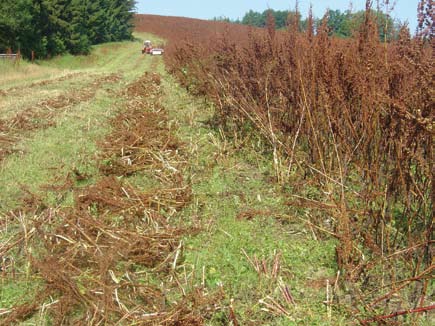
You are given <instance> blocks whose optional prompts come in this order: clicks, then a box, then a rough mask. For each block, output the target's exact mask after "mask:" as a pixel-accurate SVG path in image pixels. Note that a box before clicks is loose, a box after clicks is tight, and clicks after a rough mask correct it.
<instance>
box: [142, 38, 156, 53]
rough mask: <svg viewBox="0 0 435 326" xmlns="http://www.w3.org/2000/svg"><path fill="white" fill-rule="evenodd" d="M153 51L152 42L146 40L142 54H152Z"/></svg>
mask: <svg viewBox="0 0 435 326" xmlns="http://www.w3.org/2000/svg"><path fill="white" fill-rule="evenodd" d="M152 49H153V46H152V45H151V41H148V40H146V41H145V42H143V48H142V54H150V53H151V50H152Z"/></svg>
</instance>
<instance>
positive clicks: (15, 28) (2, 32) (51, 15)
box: [0, 0, 136, 58]
mask: <svg viewBox="0 0 435 326" xmlns="http://www.w3.org/2000/svg"><path fill="white" fill-rule="evenodd" d="M135 4H136V1H135V0H14V1H3V0H2V1H0V53H4V52H6V51H8V50H11V51H13V52H17V51H20V52H21V54H22V55H24V56H25V57H27V58H30V57H31V56H32V53H33V54H34V55H35V57H37V58H47V57H52V56H56V55H59V54H63V53H67V52H69V53H71V54H87V53H89V51H90V47H91V45H94V44H99V43H104V42H111V41H120V40H125V39H131V38H132V30H133V25H132V18H133V15H134V9H135Z"/></svg>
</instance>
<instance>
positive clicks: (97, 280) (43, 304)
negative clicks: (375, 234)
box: [0, 35, 346, 325]
mask: <svg viewBox="0 0 435 326" xmlns="http://www.w3.org/2000/svg"><path fill="white" fill-rule="evenodd" d="M145 38H147V39H148V38H150V39H152V40H153V41H155V43H160V42H161V41H160V40H157V39H155V38H154V37H153V36H151V35H141V39H145ZM140 46H141V43H140V42H135V43H128V42H126V43H115V44H108V45H101V46H98V47H96V48H95V49H94V51H93V52H92V53H91V54H90V55H89V56H86V57H71V56H64V57H58V58H56V59H52V60H50V61H47V62H42V63H41V64H40V65H33V64H27V63H25V62H21V65H20V66H13V65H4V66H2V69H4V71H7V72H8V78H9V80H8V82H4V83H2V85H1V90H2V92H1V102H0V105H1V108H2V110H1V114H2V115H1V116H2V120H1V121H2V124H1V126H2V127H1V128H2V129H1V132H2V134H1V136H2V142H1V149H2V155H3V156H2V162H1V163H0V164H1V170H0V180H1V182H0V184H1V187H2V188H1V193H2V200H1V208H0V210H1V219H0V221H1V233H0V236H1V241H2V242H1V246H0V256H1V257H2V265H1V277H2V279H1V287H0V308H1V310H0V324H2V325H3V324H4V325H11V324H23V325H26V324H34V323H39V324H43V325H67V324H72V323H78V324H83V325H96V324H99V323H101V322H105V323H107V324H116V323H118V324H120V325H130V324H135V323H136V324H143V325H174V324H179V325H205V324H210V325H222V324H229V323H233V324H234V323H243V324H246V325H249V324H251V325H259V324H262V325H265V324H271V325H288V323H289V320H293V323H295V324H297V323H300V322H303V323H305V324H311V325H316V324H318V325H322V323H323V320H324V319H325V318H327V310H326V309H325V308H324V304H323V301H324V299H325V295H326V294H325V293H323V291H319V290H318V289H319V288H322V286H323V284H324V283H325V282H326V280H327V279H328V280H329V279H332V278H333V277H334V275H335V270H336V266H335V263H334V260H333V256H334V246H335V241H334V240H327V241H325V242H322V243H320V242H318V241H316V240H315V239H313V235H312V234H311V233H310V232H307V230H306V229H305V228H304V227H302V226H301V225H300V223H299V221H296V222H295V220H293V219H292V218H290V216H289V215H288V213H289V212H288V210H287V209H286V208H285V206H283V202H284V201H285V199H284V198H282V197H281V195H280V194H279V189H277V188H275V186H274V184H273V182H271V180H272V179H273V177H272V175H273V171H272V170H271V169H272V166H271V164H270V162H269V161H268V160H267V159H265V158H264V157H263V156H262V155H261V154H259V153H258V152H259V151H258V150H259V148H257V147H254V148H251V147H249V146H248V147H244V146H243V143H232V142H231V141H229V139H227V138H226V136H225V135H224V134H221V133H220V132H219V130H216V129H214V128H213V127H212V125H213V119H212V118H213V109H212V107H210V106H209V105H208V104H207V103H206V102H204V101H203V100H200V99H199V100H195V99H193V98H192V97H191V96H189V95H188V94H187V93H186V91H185V90H184V89H183V87H180V86H178V85H177V83H176V82H175V81H174V80H173V79H172V77H170V76H169V75H168V74H167V73H166V72H165V66H164V65H163V62H162V59H161V58H157V57H150V56H142V55H141V54H140ZM67 67H68V68H67ZM66 68H67V69H66ZM24 75H25V76H27V78H23V76H24ZM18 98H20V100H21V101H22V103H23V105H20V104H19V103H16V102H17V99H18ZM10 105H15V106H14V107H13V108H11V107H10ZM3 137H4V138H3ZM3 139H8V140H10V141H8V142H3ZM260 144H261V142H260ZM260 148H261V147H260ZM5 149H7V151H6V152H5V151H4V150H5ZM273 217H276V218H277V219H274V218H273ZM259 226H260V227H259ZM311 282H312V284H311ZM331 282H332V281H331ZM283 295H286V297H285V296H283ZM285 298H287V299H285ZM290 298H293V299H290ZM292 300H293V301H292ZM283 310H284V311H287V313H286V314H284V315H283V314H282V311H283ZM345 316H346V313H345V312H337V313H334V314H333V315H331V317H330V321H331V323H335V324H340V323H343V320H344V318H345Z"/></svg>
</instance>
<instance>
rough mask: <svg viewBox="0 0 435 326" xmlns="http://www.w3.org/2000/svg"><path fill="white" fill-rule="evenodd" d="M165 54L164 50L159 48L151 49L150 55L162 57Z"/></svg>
mask: <svg viewBox="0 0 435 326" xmlns="http://www.w3.org/2000/svg"><path fill="white" fill-rule="evenodd" d="M164 52H165V50H163V49H161V48H153V49H151V52H150V53H151V55H162V54H163V53H164Z"/></svg>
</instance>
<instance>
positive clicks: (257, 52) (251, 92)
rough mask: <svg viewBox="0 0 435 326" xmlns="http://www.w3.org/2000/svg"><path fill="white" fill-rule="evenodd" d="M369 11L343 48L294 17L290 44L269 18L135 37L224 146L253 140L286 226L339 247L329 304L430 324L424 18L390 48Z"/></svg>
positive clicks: (323, 30) (163, 23) (153, 26)
mask: <svg viewBox="0 0 435 326" xmlns="http://www.w3.org/2000/svg"><path fill="white" fill-rule="evenodd" d="M366 8H367V10H366V13H365V16H364V21H363V23H362V24H361V25H360V26H358V28H357V29H356V30H354V31H353V33H354V37H352V38H350V39H346V40H343V39H337V38H334V37H331V36H330V34H329V30H328V27H327V26H328V17H327V16H325V18H324V19H323V23H322V24H321V25H320V26H318V28H317V29H316V30H314V28H313V18H312V17H311V16H309V18H308V23H307V24H308V27H307V28H306V30H305V31H304V32H301V30H300V22H299V19H300V15H298V14H297V13H295V14H293V15H292V14H291V15H289V17H288V21H287V26H288V28H287V30H286V31H276V30H275V26H274V19H273V16H270V17H269V19H268V23H267V29H255V28H248V27H245V26H240V25H231V24H228V23H224V22H205V21H200V20H189V19H185V18H178V19H173V18H170V17H166V18H165V17H156V16H151V15H138V16H137V17H136V26H137V28H138V29H140V30H142V31H148V32H153V33H155V34H157V35H160V36H162V37H164V38H166V39H168V40H169V43H168V46H167V47H166V57H165V62H166V64H167V68H168V69H169V71H170V72H172V73H173V74H174V75H175V76H176V77H177V78H178V80H179V81H180V82H181V83H182V85H184V86H185V87H186V89H188V90H189V91H190V92H191V93H193V94H196V95H200V96H206V97H207V98H208V99H209V100H211V101H212V103H213V105H214V108H215V116H214V123H215V124H216V125H218V126H219V127H220V128H221V130H222V133H223V134H225V135H226V136H227V137H229V139H233V140H234V141H240V139H245V140H247V143H249V139H251V140H252V137H253V134H256V135H259V136H260V139H262V141H263V142H264V147H262V150H263V151H264V153H265V155H269V156H270V161H271V164H273V168H274V170H275V173H274V177H275V180H276V181H277V182H278V183H279V184H281V185H282V187H283V194H284V196H287V197H288V200H287V204H288V205H289V206H290V207H292V208H293V209H294V213H295V216H299V217H301V216H304V219H305V220H306V223H308V225H310V226H311V227H312V228H313V230H314V232H315V234H316V237H318V238H319V239H329V238H330V237H331V236H332V237H333V238H335V239H336V240H337V241H338V245H337V247H336V263H337V265H338V271H339V272H340V273H339V277H338V279H336V281H337V286H336V287H335V289H334V294H333V295H331V296H330V298H332V297H334V299H333V300H332V299H331V300H332V301H331V302H329V301H328V304H329V303H330V304H338V305H337V307H338V306H342V307H343V305H341V304H342V303H343V302H344V301H346V300H345V298H346V297H348V298H351V300H350V301H351V302H349V301H347V304H345V305H344V306H347V307H348V308H349V309H350V311H352V312H353V314H354V318H355V319H356V320H359V321H360V322H361V323H362V324H364V323H368V324H370V323H381V322H390V321H391V318H392V317H394V316H395V313H397V312H400V313H401V314H403V315H405V317H401V319H400V320H401V321H400V322H402V323H408V324H413V323H414V324H415V323H417V322H418V321H419V320H420V321H422V322H425V320H426V322H429V323H430V321H427V319H425V318H426V317H425V314H419V312H424V311H430V310H432V309H433V308H434V307H433V304H432V302H433V296H432V293H433V282H432V280H433V279H432V276H433V269H434V265H433V238H432V237H433V212H434V206H433V203H434V200H435V185H434V165H433V162H434V150H433V148H434V145H433V139H434V138H433V136H434V110H433V89H434V87H433V78H432V75H433V73H434V64H433V34H431V30H430V26H431V24H432V19H433V17H431V15H430V8H431V7H430V3H429V2H428V1H421V4H420V6H419V8H420V9H419V10H420V14H419V15H420V20H421V24H420V26H419V31H420V32H419V34H418V35H417V36H414V37H412V36H411V34H410V32H409V30H408V29H407V27H406V26H403V27H402V28H401V30H400V33H399V35H398V39H397V40H394V41H391V42H382V41H381V40H380V39H379V33H378V30H377V22H376V16H375V15H373V11H372V10H371V8H372V1H367V2H366ZM384 41H385V40H384ZM256 141H258V140H257V139H256ZM392 302H394V303H393V304H392ZM340 303H341V304H340ZM282 314H284V315H285V312H282ZM391 322H392V323H394V320H393V321H391Z"/></svg>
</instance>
